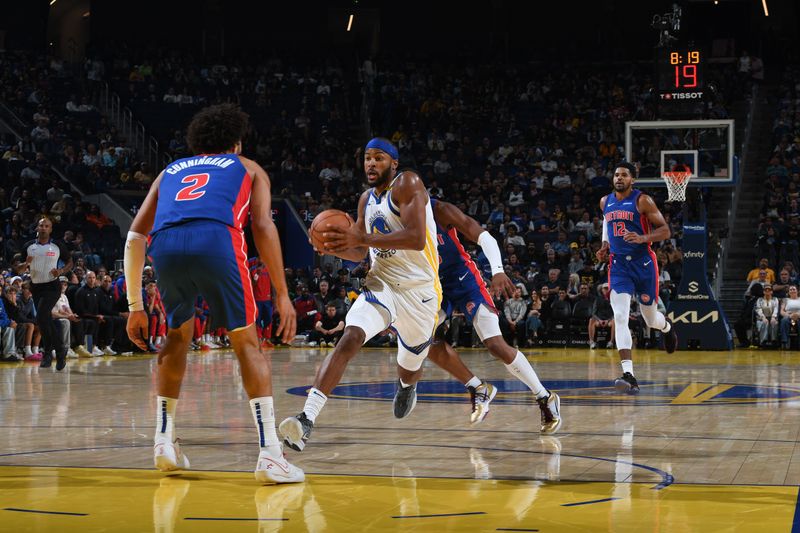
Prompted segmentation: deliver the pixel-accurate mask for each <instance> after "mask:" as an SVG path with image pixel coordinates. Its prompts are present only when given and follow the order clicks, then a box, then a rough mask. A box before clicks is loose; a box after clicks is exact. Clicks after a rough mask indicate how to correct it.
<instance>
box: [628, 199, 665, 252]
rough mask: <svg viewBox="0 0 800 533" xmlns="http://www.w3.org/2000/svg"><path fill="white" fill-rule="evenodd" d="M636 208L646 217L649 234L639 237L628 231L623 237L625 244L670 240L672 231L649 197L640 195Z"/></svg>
mask: <svg viewBox="0 0 800 533" xmlns="http://www.w3.org/2000/svg"><path fill="white" fill-rule="evenodd" d="M636 207H638V208H639V213H641V214H642V215H644V216H645V217H647V221H648V222H649V223H650V233H647V234H645V235H639V234H638V233H632V232H630V231H629V232H627V233H626V234H625V237H624V239H625V241H626V242H633V243H636V244H646V243H650V242H661V241H665V240H667V239H669V238H670V236H671V235H672V231H670V229H669V226H668V225H667V221H666V220H664V215H662V214H661V211H659V210H658V206H656V203H655V202H654V201H653V198H652V197H651V196H650V195H648V194H640V195H639V199H638V200H637V205H636Z"/></svg>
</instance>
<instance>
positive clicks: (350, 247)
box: [317, 190, 369, 262]
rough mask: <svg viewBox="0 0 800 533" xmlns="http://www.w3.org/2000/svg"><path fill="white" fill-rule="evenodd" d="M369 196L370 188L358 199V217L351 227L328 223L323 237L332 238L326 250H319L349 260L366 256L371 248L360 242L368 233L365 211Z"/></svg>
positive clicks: (355, 260) (359, 259) (327, 243)
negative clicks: (337, 226) (340, 226)
mask: <svg viewBox="0 0 800 533" xmlns="http://www.w3.org/2000/svg"><path fill="white" fill-rule="evenodd" d="M368 198H369V191H368V190H367V191H364V192H363V193H361V198H359V199H358V219H357V220H356V223H355V224H353V225H352V226H351V227H349V228H347V229H342V228H336V227H333V226H331V225H330V224H327V226H328V227H327V229H326V231H325V232H323V234H322V237H323V238H324V239H329V238H330V240H327V241H326V243H325V250H317V252H319V253H322V254H324V253H332V254H334V255H336V256H337V257H341V258H342V259H346V260H347V261H354V262H360V261H362V260H363V259H364V256H366V255H367V252H369V248H368V247H367V246H365V245H364V244H359V243H363V241H364V234H365V233H366V230H365V228H366V225H365V224H364V212H365V210H366V208H367V199H368Z"/></svg>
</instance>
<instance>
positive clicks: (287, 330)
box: [275, 294, 297, 344]
mask: <svg viewBox="0 0 800 533" xmlns="http://www.w3.org/2000/svg"><path fill="white" fill-rule="evenodd" d="M275 310H276V311H278V314H279V315H280V316H281V322H280V325H279V326H278V331H277V332H276V335H278V337H280V339H281V341H282V342H283V343H284V344H289V343H290V342H292V341H293V340H294V336H295V334H296V333H297V312H295V310H294V305H292V301H291V300H290V299H289V295H288V294H280V295H278V296H277V297H276V298H275Z"/></svg>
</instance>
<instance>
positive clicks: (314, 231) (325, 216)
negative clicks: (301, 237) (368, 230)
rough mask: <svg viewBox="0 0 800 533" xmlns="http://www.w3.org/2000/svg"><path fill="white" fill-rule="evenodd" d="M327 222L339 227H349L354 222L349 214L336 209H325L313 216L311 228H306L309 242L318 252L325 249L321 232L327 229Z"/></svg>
mask: <svg viewBox="0 0 800 533" xmlns="http://www.w3.org/2000/svg"><path fill="white" fill-rule="evenodd" d="M328 224H330V225H331V226H336V227H340V228H349V227H350V226H352V225H353V224H355V222H354V221H353V219H352V218H351V217H350V215H348V214H347V213H345V212H344V211H340V210H338V209H326V210H325V211H323V212H322V213H320V214H319V215H317V216H316V217H314V221H313V222H312V223H311V228H309V230H308V235H309V237H311V244H313V245H314V248H316V249H317V250H319V251H320V252H323V251H325V240H324V239H323V237H322V234H323V233H324V232H325V230H326V229H328Z"/></svg>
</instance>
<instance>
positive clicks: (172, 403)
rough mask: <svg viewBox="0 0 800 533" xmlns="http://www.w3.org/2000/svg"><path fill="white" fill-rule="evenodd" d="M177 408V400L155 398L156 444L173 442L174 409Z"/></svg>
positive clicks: (161, 397)
mask: <svg viewBox="0 0 800 533" xmlns="http://www.w3.org/2000/svg"><path fill="white" fill-rule="evenodd" d="M177 406H178V399H177V398H167V397H166V396H157V397H156V437H155V443H156V444H159V443H164V442H173V441H174V440H175V408H176V407H177Z"/></svg>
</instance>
